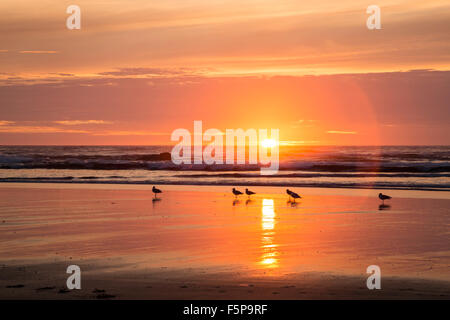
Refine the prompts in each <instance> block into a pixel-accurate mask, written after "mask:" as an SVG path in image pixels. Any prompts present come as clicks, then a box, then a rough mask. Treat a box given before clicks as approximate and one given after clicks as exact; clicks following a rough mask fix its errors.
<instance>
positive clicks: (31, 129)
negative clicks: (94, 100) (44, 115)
mask: <svg viewBox="0 0 450 320" xmlns="http://www.w3.org/2000/svg"><path fill="white" fill-rule="evenodd" d="M0 132H1V133H89V132H88V131H85V130H70V129H69V130H67V129H64V128H57V127H48V126H0Z"/></svg>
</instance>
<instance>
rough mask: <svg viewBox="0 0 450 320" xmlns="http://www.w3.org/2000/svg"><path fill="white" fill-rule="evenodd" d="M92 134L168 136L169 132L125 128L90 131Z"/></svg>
mask: <svg viewBox="0 0 450 320" xmlns="http://www.w3.org/2000/svg"><path fill="white" fill-rule="evenodd" d="M92 135H94V136H170V135H171V134H170V133H165V132H151V131H145V130H142V131H127V130H122V131H120V130H116V131H101V132H92Z"/></svg>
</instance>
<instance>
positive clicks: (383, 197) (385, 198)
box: [378, 192, 392, 204]
mask: <svg viewBox="0 0 450 320" xmlns="http://www.w3.org/2000/svg"><path fill="white" fill-rule="evenodd" d="M378 198H380V200H381V201H383V204H384V200H389V199H392V198H391V197H390V196H388V195H386V194H382V193H381V192H380V193H379V194H378Z"/></svg>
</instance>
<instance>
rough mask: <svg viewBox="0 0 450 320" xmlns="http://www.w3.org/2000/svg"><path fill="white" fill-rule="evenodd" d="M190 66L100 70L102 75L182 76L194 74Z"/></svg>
mask: <svg viewBox="0 0 450 320" xmlns="http://www.w3.org/2000/svg"><path fill="white" fill-rule="evenodd" d="M194 73H195V72H194V70H192V69H188V68H118V69H116V71H105V72H100V73H98V75H101V76H180V75H188V74H194Z"/></svg>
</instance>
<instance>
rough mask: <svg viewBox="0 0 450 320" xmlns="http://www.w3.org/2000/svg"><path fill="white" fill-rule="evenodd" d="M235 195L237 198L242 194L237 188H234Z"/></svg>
mask: <svg viewBox="0 0 450 320" xmlns="http://www.w3.org/2000/svg"><path fill="white" fill-rule="evenodd" d="M233 194H234V196H235V197H236V198H237V196H239V195H241V194H242V192H240V191H239V190H236V189H235V188H233Z"/></svg>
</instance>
